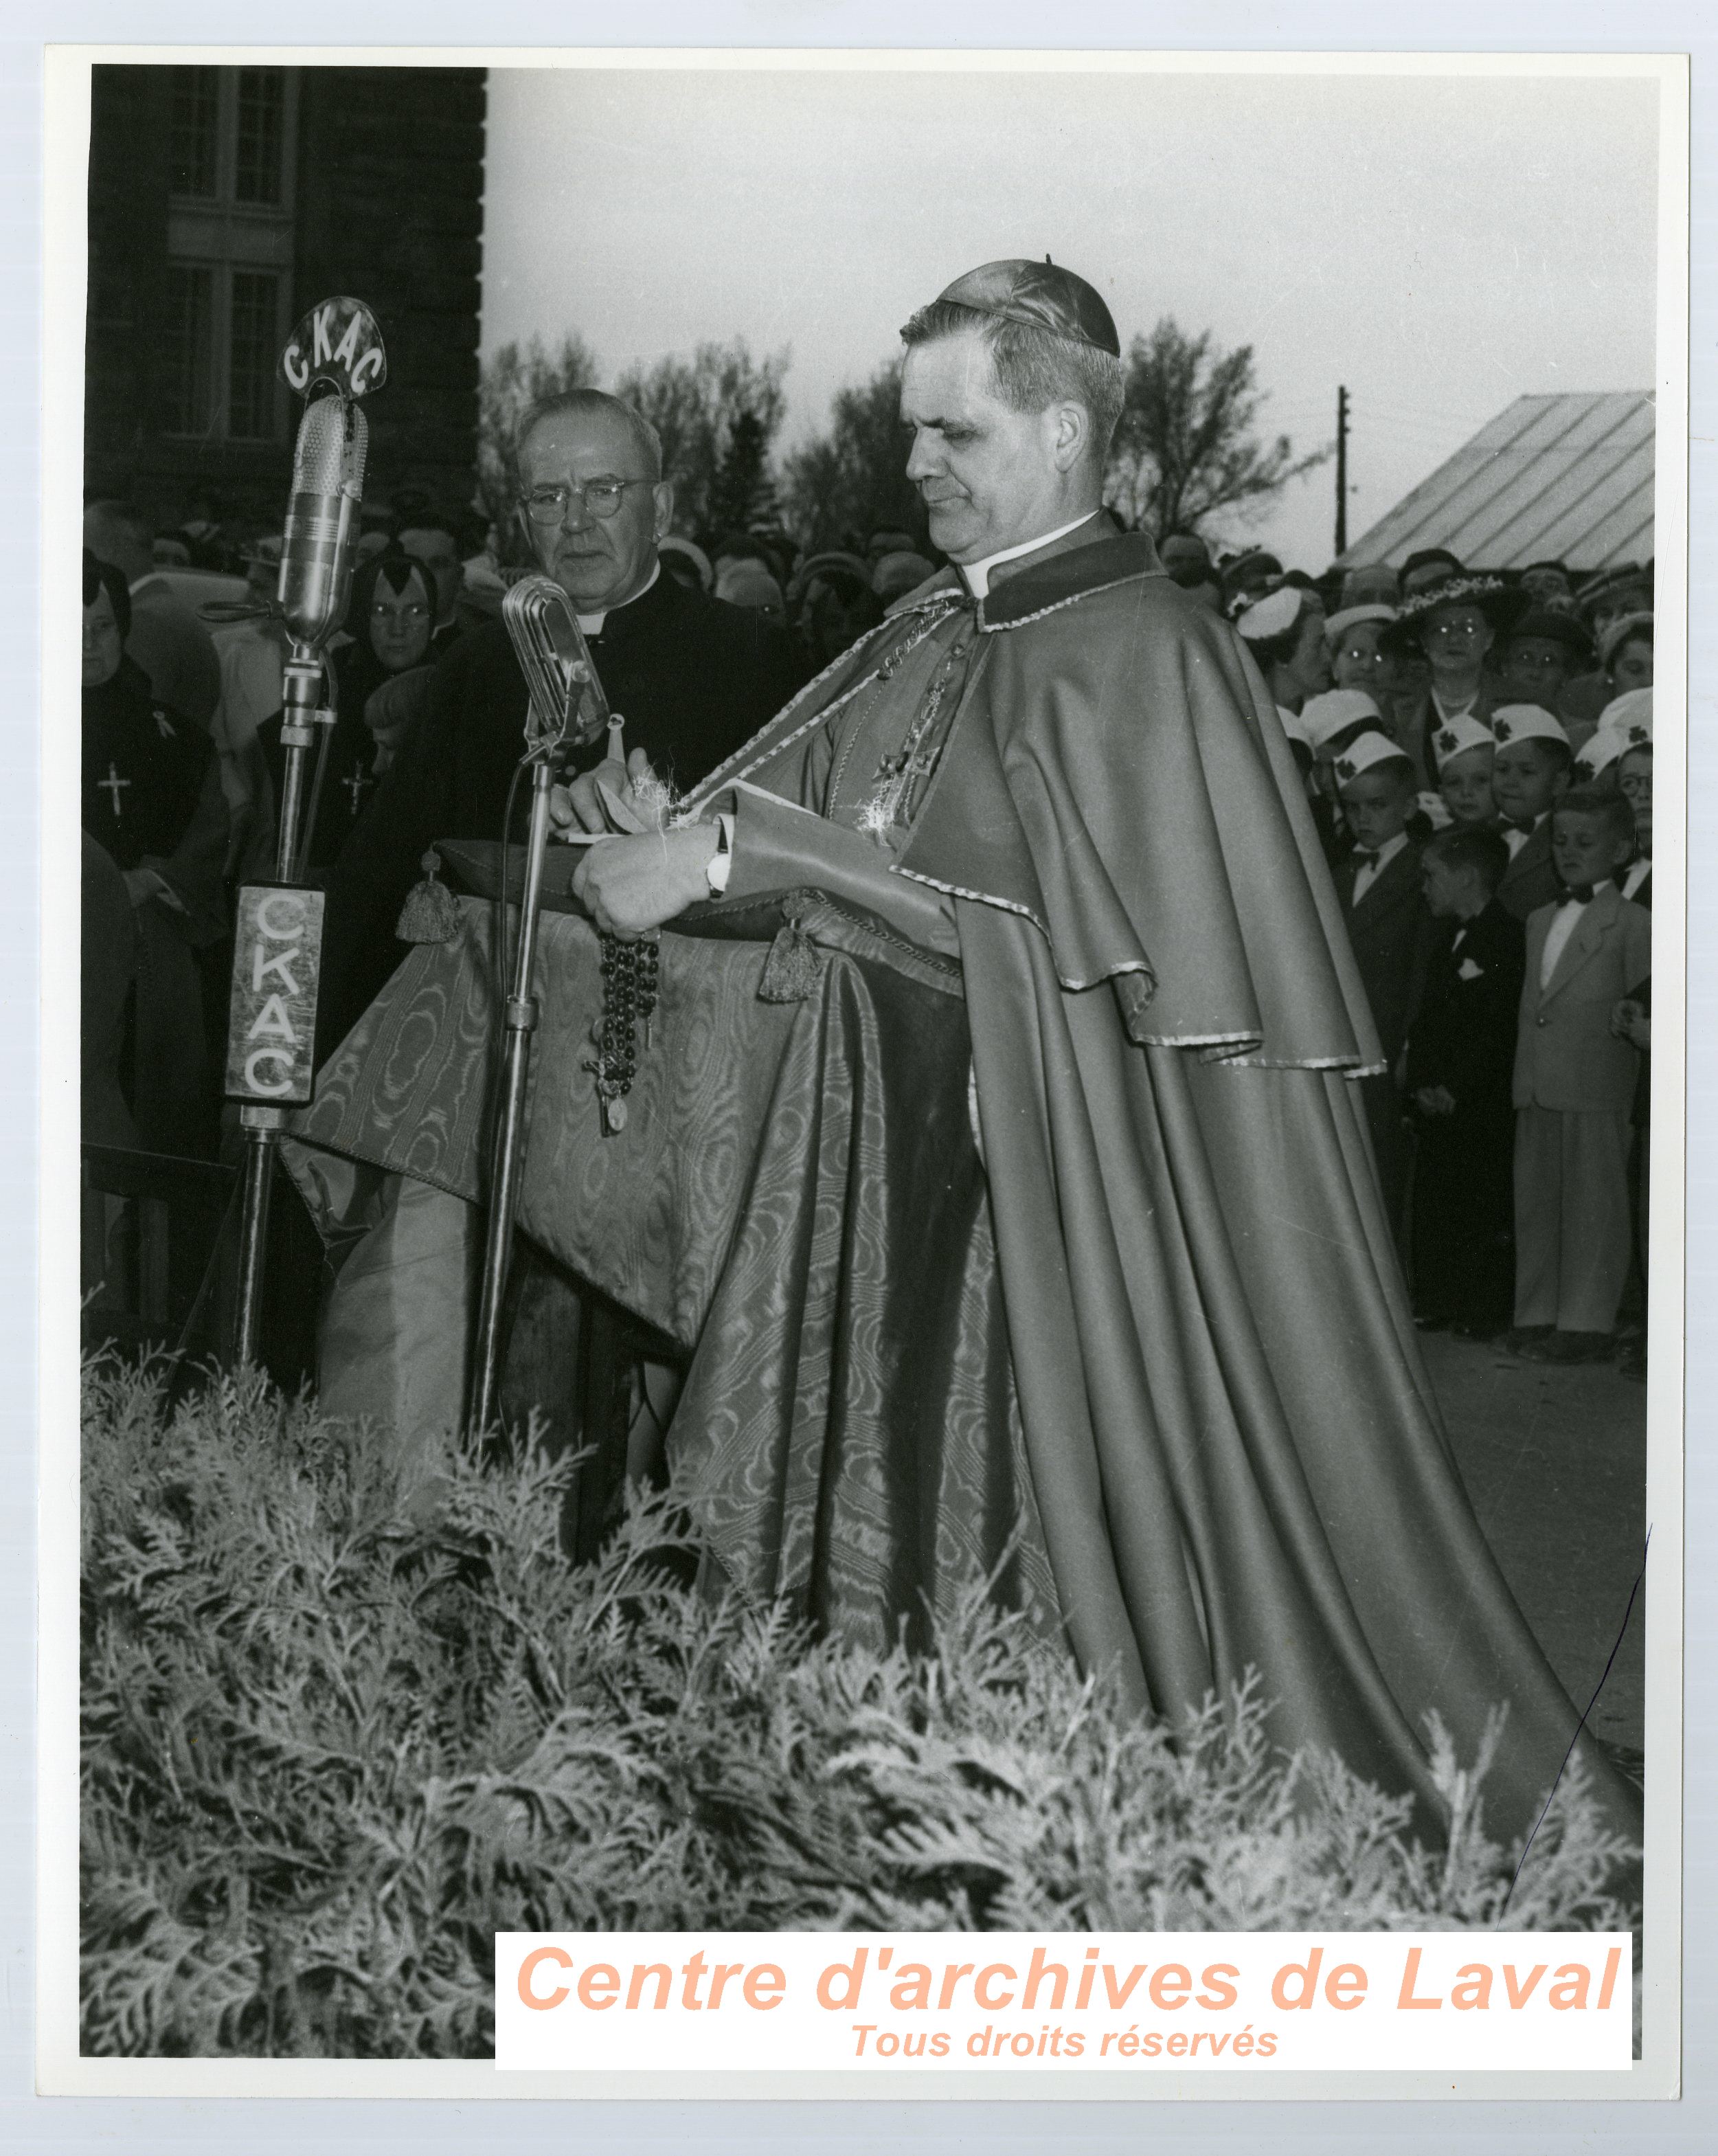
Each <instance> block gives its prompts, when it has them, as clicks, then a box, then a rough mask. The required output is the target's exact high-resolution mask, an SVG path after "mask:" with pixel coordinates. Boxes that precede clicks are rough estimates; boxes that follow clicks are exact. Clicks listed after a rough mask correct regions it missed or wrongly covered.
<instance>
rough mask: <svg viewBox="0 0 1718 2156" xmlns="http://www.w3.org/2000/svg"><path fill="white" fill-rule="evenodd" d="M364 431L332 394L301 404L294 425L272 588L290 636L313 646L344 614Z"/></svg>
mask: <svg viewBox="0 0 1718 2156" xmlns="http://www.w3.org/2000/svg"><path fill="white" fill-rule="evenodd" d="M369 436H370V429H369V424H368V422H367V420H366V419H365V418H364V415H363V413H362V412H361V411H360V410H359V409H358V408H357V407H356V405H355V404H353V403H350V402H349V401H348V400H347V398H345V397H343V396H339V395H335V396H327V397H321V398H317V399H316V400H315V403H311V404H310V405H308V406H306V408H305V416H304V418H303V420H302V421H301V422H300V426H299V430H298V442H297V445H296V447H295V449H294V451H293V459H292V499H291V500H290V503H289V504H288V506H287V511H286V531H285V541H284V543H283V545H282V547H281V552H280V582H279V585H278V587H277V593H278V596H279V602H280V611H281V613H282V615H283V616H284V617H285V622H286V626H287V628H288V629H290V631H291V633H292V635H293V638H294V639H295V641H296V642H297V643H299V644H305V645H308V646H309V647H310V649H312V650H320V649H321V647H322V646H323V645H324V644H326V642H327V641H328V639H329V638H330V637H331V636H332V635H333V634H334V632H335V630H336V629H338V628H339V627H340V624H341V621H342V620H343V619H345V615H346V600H347V598H348V597H349V596H350V593H351V581H352V557H353V554H354V552H355V548H356V539H357V529H358V505H359V502H360V500H362V495H363V490H364V460H365V457H366V455H367V452H368V447H369Z"/></svg>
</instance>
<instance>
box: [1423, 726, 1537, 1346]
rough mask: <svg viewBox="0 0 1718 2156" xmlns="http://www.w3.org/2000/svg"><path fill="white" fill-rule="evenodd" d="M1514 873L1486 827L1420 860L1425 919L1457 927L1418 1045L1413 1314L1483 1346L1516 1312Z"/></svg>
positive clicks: (1439, 950)
mask: <svg viewBox="0 0 1718 2156" xmlns="http://www.w3.org/2000/svg"><path fill="white" fill-rule="evenodd" d="M1444 769H1445V770H1446V771H1447V770H1448V769H1449V766H1448V764H1447V763H1446V764H1445V765H1444ZM1508 866H1509V850H1508V848H1507V847H1506V846H1505V844H1504V842H1503V834H1501V832H1500V831H1498V830H1497V829H1495V827H1494V826H1492V825H1490V824H1471V823H1470V824H1452V825H1451V827H1450V829H1449V830H1447V831H1440V832H1439V833H1438V834H1437V835H1436V836H1435V837H1434V838H1433V839H1432V840H1431V841H1430V843H1429V844H1428V845H1427V847H1426V849H1425V850H1424V852H1423V854H1422V855H1421V856H1420V876H1421V882H1422V888H1423V893H1424V896H1425V901H1426V908H1427V911H1428V912H1429V913H1430V914H1431V915H1432V916H1433V919H1434V920H1436V921H1440V922H1443V923H1446V924H1447V927H1446V928H1445V930H1444V933H1442V934H1441V935H1440V936H1439V937H1438V939H1437V941H1436V942H1435V944H1434V946H1433V951H1432V954H1431V957H1430V959H1429V961H1428V965H1427V968H1426V977H1425V981H1424V983H1423V987H1422V988H1421V990H1420V993H1419V996H1418V1000H1417V1003H1416V1006H1415V1010H1414V1014H1413V1024H1411V1025H1410V1027H1409V1029H1408V1055H1407V1066H1406V1069H1407V1087H1408V1101H1409V1106H1410V1109H1411V1111H1412V1114H1413V1124H1414V1129H1415V1132H1416V1137H1417V1142H1416V1144H1415V1147H1414V1163H1413V1306H1414V1316H1415V1317H1416V1319H1417V1320H1418V1322H1420V1323H1421V1324H1422V1325H1423V1326H1426V1327H1428V1328H1430V1329H1432V1330H1434V1331H1435V1330H1438V1329H1440V1328H1442V1327H1444V1326H1448V1327H1449V1328H1450V1329H1451V1330H1452V1331H1453V1332H1460V1333H1463V1334H1465V1335H1466V1336H1467V1337H1469V1338H1474V1339H1490V1338H1491V1337H1493V1336H1494V1335H1495V1334H1497V1333H1500V1332H1505V1331H1506V1330H1507V1328H1508V1327H1509V1323H1510V1315H1511V1312H1513V1310H1514V1307H1515V1184H1514V1173H1513V1163H1514V1158H1515V1105H1514V1101H1513V1098H1512V1096H1511V1090H1510V1088H1511V1081H1512V1077H1513V1072H1514V1065H1515V1030H1516V1025H1517V1023H1518V1018H1519V1014H1520V1010H1521V978H1522V968H1523V966H1524V964H1525V962H1526V959H1525V937H1524V934H1523V931H1522V928H1521V922H1520V921H1517V920H1516V919H1515V916H1514V914H1512V913H1507V912H1505V910H1504V909H1503V907H1502V906H1500V905H1499V904H1498V902H1497V886H1498V885H1499V884H1500V882H1501V881H1502V880H1503V872H1504V870H1505V869H1506V868H1507V867H1508Z"/></svg>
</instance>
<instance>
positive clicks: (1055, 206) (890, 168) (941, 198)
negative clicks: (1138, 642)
mask: <svg viewBox="0 0 1718 2156" xmlns="http://www.w3.org/2000/svg"><path fill="white" fill-rule="evenodd" d="M1657 100H1658V90H1657V86H1656V85H1655V84H1654V83H1652V82H1650V81H1646V80H1639V79H1637V80H1617V79H1613V80H1593V79H1583V78H1581V77H1573V76H1567V75H1565V76H1556V75H1542V76H1526V77H1507V76H1490V77H1485V76H1475V75H1466V76H1456V77H1451V76H1429V75H1426V74H1413V75H1394V76H1388V75H1387V76H1378V75H1371V76H1368V75H1347V76H1332V75H1291V74H1290V75H1285V74H1269V75H1241V74H1139V73H1117V72H1115V71H1114V70H1108V71H1099V70H1093V71H1084V70H1082V71H1080V72H1073V73H1068V72H1056V73H1044V72H1038V71H1033V70H1019V71H1012V70H1011V71H1008V72H1002V73H996V72H987V73H964V72H961V71H957V70H956V71H945V70H937V71H931V72H922V71H909V72H900V71H890V70H887V69H876V68H873V67H862V68H859V69H843V70H841V71H835V72H812V71H807V70H804V69H793V70H792V71H785V72H783V71H769V70H760V69H741V70H727V69H721V70H713V71H701V70H699V69H691V68H685V67H677V68H671V69H645V70H640V69H613V70H609V69H603V70H600V71H593V70H590V69H505V68H495V69H492V70H491V73H490V104H489V131H488V149H487V160H486V172H485V239H484V265H485V266H484V298H483V326H482V338H483V349H484V352H485V355H486V356H487V355H488V354H489V353H491V352H494V351H495V349H496V348H497V347H498V346H500V345H501V344H503V343H505V342H506V341H509V340H510V339H515V338H516V339H520V340H521V341H523V340H526V339H528V338H529V337H530V336H532V335H533V334H536V335H540V336H542V337H544V338H545V340H546V341H550V342H551V343H552V341H554V340H555V339H556V337H557V336H559V335H560V333H561V332H562V331H564V330H567V329H576V330H577V331H578V332H579V334H580V335H581V336H583V337H584V339H585V340H586V341H587V343H588V344H589V345H590V346H592V348H593V349H594V350H595V352H596V353H597V357H598V360H599V362H601V365H602V368H603V379H604V380H605V381H608V380H611V379H612V378H613V376H615V375H616V374H618V372H620V371H621V370H622V369H623V367H626V366H627V365H628V364H629V363H630V362H632V361H633V360H634V359H644V360H650V359H654V357H657V356H659V354H661V353H663V352H690V350H691V349H692V347H693V346H695V345H696V344H698V343H699V342H700V341H704V340H706V339H710V338H715V339H726V338H728V337H731V336H736V335H739V336H744V337H745V338H746V341H747V342H748V343H749V344H750V345H751V349H752V351H753V352H754V353H757V354H762V353H765V352H776V351H777V350H779V349H780V348H781V347H782V346H789V347H791V350H792V367H791V370H790V372H789V373H788V376H787V400H788V401H787V418H786V421H785V423H784V425H783V428H782V434H781V436H780V438H779V440H778V444H777V446H778V448H790V447H792V445H793V444H795V443H796V442H797V441H799V440H801V439H803V438H804V437H805V436H806V435H807V434H808V433H810V432H812V431H814V430H815V429H818V427H820V426H821V425H823V423H825V421H826V420H827V417H828V406H829V401H830V399H831V398H832V396H833V394H834V393H835V392H836V391H837V390H838V389H839V388H841V387H843V386H844V384H845V383H847V382H856V381H862V380H864V379H865V378H866V377H868V376H869V375H870V374H871V373H872V372H874V369H875V367H877V366H878V365H879V364H880V362H882V361H884V360H885V359H886V358H888V357H890V355H891V354H892V353H893V352H895V349H896V341H895V330H896V328H897V326H899V324H900V323H901V322H902V321H905V319H906V317H907V316H908V315H909V314H910V313H911V311H913V309H914V308H915V307H916V306H919V305H921V304H923V302H924V301H926V300H929V299H931V298H934V297H935V295H936V293H937V292H938V291H940V290H941V289H942V287H943V286H944V285H946V284H948V283H950V282H951V280H953V279H954V278H955V277H956V276H957V275H960V273H961V272H962V270H964V269H969V268H971V267H972V266H973V265H974V264H977V263H980V262H984V261H987V260H991V259H995V258H997V257H999V256H1004V255H1030V256H1042V255H1044V254H1050V255H1051V256H1053V257H1054V259H1055V260H1056V261H1058V262H1060V263H1064V264H1067V265H1069V267H1070V268H1073V269H1078V270H1079V271H1080V273H1081V275H1084V276H1085V277H1087V278H1089V279H1090V280H1091V282H1092V283H1093V284H1095V285H1096V286H1097V287H1098V289H1099V290H1100V292H1102V294H1103V295H1104V297H1105V300H1107V301H1108V303H1109V305H1110V311H1111V312H1112V313H1113V314H1114V316H1115V320H1116V322H1117V324H1118V326H1119V327H1120V329H1121V336H1122V341H1123V344H1124V347H1125V346H1126V343H1127V342H1128V341H1129V340H1130V339H1131V337H1132V336H1135V335H1136V334H1139V333H1141V332H1143V331H1149V330H1150V328H1151V326H1152V325H1153V324H1154V323H1155V322H1156V321H1157V320H1158V319H1159V317H1160V316H1165V315H1169V316H1173V317H1174V318H1175V320H1176V321H1177V322H1178V323H1179V324H1180V325H1181V326H1182V329H1183V330H1186V331H1189V332H1197V331H1205V330H1208V331H1210V332H1211V334H1212V336H1213V339H1214V341H1215V342H1216V343H1217V344H1218V346H1222V347H1223V348H1224V349H1228V348H1232V347H1233V346H1236V345H1240V344H1250V345H1251V346H1253V349H1254V355H1255V363H1256V372H1257V378H1258V382H1259V386H1260V388H1263V389H1264V391H1266V392H1267V393H1268V401H1267V402H1266V403H1264V407H1263V409H1262V411H1261V413H1260V418H1259V427H1260V430H1261V431H1262V432H1263V433H1264V434H1267V435H1270V436H1274V434H1277V433H1286V434H1289V435H1290V438H1291V439H1292V440H1293V442H1294V444H1295V448H1296V449H1297V451H1303V452H1304V451H1305V450H1309V449H1315V448H1317V447H1319V446H1320V445H1321V444H1325V443H1328V442H1331V441H1333V440H1334V439H1335V434H1336V390H1337V386H1338V384H1339V383H1341V384H1346V387H1347V389H1348V393H1349V397H1350V400H1351V437H1350V446H1349V478H1350V482H1351V492H1350V496H1349V512H1348V536H1349V538H1350V541H1351V542H1352V541H1354V540H1355V539H1356V538H1358V537H1360V536H1362V534H1363V533H1364V532H1365V531H1366V530H1367V526H1369V525H1371V524H1373V523H1376V522H1377V521H1378V519H1379V518H1381V517H1382V516H1383V515H1384V514H1385V513H1386V512H1387V511H1388V510H1389V509H1390V508H1391V507H1392V506H1393V505H1394V504H1395V503H1396V502H1397V500H1400V499H1401V497H1402V496H1403V495H1404V494H1405V493H1407V492H1408V490H1409V489H1410V488H1411V487H1412V486H1413V485H1415V484H1416V483H1417V482H1418V480H1421V479H1423V478H1424V477H1425V476H1426V475H1427V474H1428V473H1429V472H1430V471H1432V470H1433V469H1434V468H1435V467H1436V466H1437V465H1439V463H1440V462H1441V461H1442V460H1443V459H1444V458H1445V457H1446V456H1448V455H1449V454H1450V453H1451V452H1452V451H1453V450H1454V449H1458V448H1459V446H1460V445H1461V444H1462V443H1463V442H1464V441H1465V440H1466V439H1468V438H1469V436H1470V435H1471V434H1474V433H1475V432H1476V431H1477V430H1478V429H1479V428H1480V426H1481V425H1483V424H1484V423H1485V421H1486V420H1487V419H1488V418H1490V417H1492V416H1493V415H1494V414H1495V413H1497V412H1499V411H1500V410H1501V409H1502V408H1504V407H1505V405H1506V404H1508V403H1510V400H1511V399H1512V398H1515V397H1517V396H1521V395H1523V394H1526V393H1537V392H1544V391H1551V390H1559V389H1569V390H1613V389H1646V388H1651V387H1652V385H1653V382H1654V321H1655V317H1654V308H1655V293H1654V249H1655V203H1656V195H1657V171H1656V162H1657V139H1658V136H1657V117H1656V115H1657ZM1334 521H1335V474H1334V464H1333V463H1327V464H1326V465H1322V466H1321V467H1320V468H1319V469H1318V470H1315V471H1314V472H1312V473H1310V474H1309V475H1307V476H1306V477H1305V479H1304V480H1300V481H1297V482H1296V483H1295V485H1293V486H1292V487H1290V489H1289V490H1286V491H1285V493H1284V495H1282V496H1280V498H1279V500H1277V501H1276V502H1275V503H1274V505H1273V506H1271V507H1270V508H1269V510H1268V511H1266V512H1265V513H1264V516H1261V517H1259V518H1258V519H1256V520H1255V521H1253V522H1251V523H1249V524H1247V525H1240V524H1234V525H1232V526H1230V527H1229V528H1228V530H1227V531H1223V532H1222V533H1220V534H1218V535H1217V536H1225V537H1228V538H1232V539H1233V538H1239V537H1245V538H1247V539H1249V541H1251V540H1257V541H1259V542H1264V543H1265V544H1269V545H1272V546H1274V547H1277V548H1278V550H1279V551H1280V552H1283V555H1284V558H1285V561H1288V562H1291V563H1294V564H1298V565H1299V566H1300V567H1305V568H1308V569H1312V570H1317V569H1320V568H1322V567H1324V565H1325V563H1326V562H1327V561H1328V560H1329V558H1330V557H1331V552H1332V538H1333V529H1334Z"/></svg>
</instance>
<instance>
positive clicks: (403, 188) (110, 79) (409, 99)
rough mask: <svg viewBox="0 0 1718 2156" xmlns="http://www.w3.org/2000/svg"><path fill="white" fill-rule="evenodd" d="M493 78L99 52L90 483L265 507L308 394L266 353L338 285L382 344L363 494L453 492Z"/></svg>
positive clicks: (470, 462) (470, 399)
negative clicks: (293, 386)
mask: <svg viewBox="0 0 1718 2156" xmlns="http://www.w3.org/2000/svg"><path fill="white" fill-rule="evenodd" d="M485 95H486V92H485V69H482V68H412V67H397V68H348V67H295V68H264V67H233V68H223V67H157V66H141V67H140V66H113V65H103V66H98V67H97V68H96V69H95V70H94V88H93V93H92V104H91V114H90V283H89V317H88V331H87V342H86V350H87V355H88V372H87V377H86V384H85V496H86V498H89V497H91V496H95V495H112V494H118V495H128V496H130V497H131V499H132V500H135V501H136V504H137V506H139V508H141V509H142V510H143V511H145V513H146V515H148V516H151V517H152V518H153V519H154V521H155V523H156V527H157V528H158V529H161V528H166V527H172V526H178V525H180V524H182V523H184V522H185V521H187V520H190V519H193V518H197V517H205V518H208V519H210V520H211V521H217V522H219V523H221V524H222V525H223V526H226V527H228V529H231V528H233V526H237V525H243V524H249V525H253V526H254V525H257V524H268V523H269V522H271V521H274V520H276V519H278V518H279V517H280V516H281V515H282V514H283V513H284V511H285V505H286V492H287V482H288V479H289V475H290V457H291V446H292V439H293V435H294V432H295V428H296V425H297V414H298V404H297V400H296V399H295V398H293V397H292V396H291V395H290V393H289V392H288V391H287V390H286V389H285V388H284V387H283V386H282V385H281V383H280V382H279V380H278V378H277V377H276V374H275V363H276V362H277V360H278V358H279V353H280V349H281V346H282V345H283V344H284V343H285V340H286V337H287V336H288V334H289V332H290V330H291V328H292V326H293V325H294V324H295V322H296V321H298V319H299V317H300V316H301V315H302V314H303V313H304V312H305V311H306V310H307V309H308V308H309V307H310V306H311V305H314V304H315V302H316V301H317V300H322V299H326V298H327V297H329V296H330V295H332V294H335V293H350V294H351V295H353V296H354V297H356V298H357V299H360V300H363V301H365V303H366V304H367V305H368V306H369V307H370V308H371V309H372V311H373V312H374V313H375V315H376V316H377V320H378V321H380V323H381V326H382V336H383V337H384V339H385V341H386V344H387V359H388V380H387V386H386V387H385V388H383V389H382V390H381V391H379V392H378V393H376V394H375V395H374V396H372V398H370V399H369V400H368V402H367V412H368V414H369V418H370V422H371V427H372V435H371V450H370V465H369V475H368V477H367V482H366V486H365V495H366V502H367V506H376V505H380V504H383V503H385V502H386V501H387V500H388V499H389V498H390V497H391V496H392V495H393V494H395V493H396V492H398V491H399V490H403V489H408V488H409V489H412V490H418V491H420V492H422V493H424V494H427V495H428V496H429V497H430V499H431V500H432V501H433V503H434V504H435V505H436V506H438V507H440V508H443V509H444V510H447V511H457V510H461V509H463V508H464V507H465V506H466V505H467V504H468V503H469V500H470V498H471V494H472V488H473V480H474V464H475V456H476V433H477V400H478V357H477V346H478V302H479V275H480V269H481V266H482V233H483V154H484V110H485Z"/></svg>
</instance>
